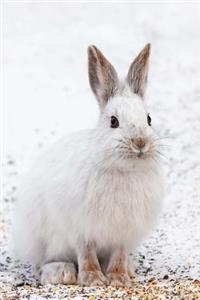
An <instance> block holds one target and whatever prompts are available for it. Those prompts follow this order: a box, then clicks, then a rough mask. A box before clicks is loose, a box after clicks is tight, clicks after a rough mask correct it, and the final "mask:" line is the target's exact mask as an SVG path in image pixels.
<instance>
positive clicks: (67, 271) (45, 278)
mask: <svg viewBox="0 0 200 300" xmlns="http://www.w3.org/2000/svg"><path fill="white" fill-rule="evenodd" d="M76 273H77V272H76V267H75V265H74V263H71V262H51V263H47V264H45V265H43V266H42V267H41V268H40V271H39V274H40V282H41V284H43V285H45V284H59V283H60V284H76Z"/></svg>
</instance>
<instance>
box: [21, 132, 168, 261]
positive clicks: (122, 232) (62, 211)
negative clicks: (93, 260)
mask: <svg viewBox="0 0 200 300" xmlns="http://www.w3.org/2000/svg"><path fill="white" fill-rule="evenodd" d="M94 136H95V130H94V131H83V132H80V133H77V134H76V135H73V136H68V137H66V138H65V139H63V140H62V141H60V142H58V143H57V144H56V145H54V147H53V148H51V149H49V151H48V152H46V153H45V154H44V155H43V157H41V159H40V161H38V162H37V164H36V166H35V167H33V168H32V169H31V174H30V175H31V176H30V175H29V176H28V175H27V177H28V179H27V180H25V181H24V184H23V186H24V188H21V191H20V194H19V196H18V199H19V201H18V207H17V210H18V213H17V215H18V218H17V223H16V224H15V227H16V228H15V230H16V233H17V235H16V236H15V237H16V243H17V249H18V252H19V257H20V258H21V259H23V260H24V259H25V260H28V261H30V262H31V263H33V264H34V265H41V264H43V263H46V262H47V261H62V260H64V261H65V260H69V259H72V258H73V259H74V260H76V255H77V251H78V249H79V244H81V239H83V240H85V241H90V240H93V241H95V243H96V245H97V249H98V250H99V252H101V250H107V249H110V248H111V249H112V248H115V247H116V246H120V245H124V246H126V248H127V249H128V250H130V249H133V248H135V246H136V245H137V244H138V242H139V241H140V240H141V239H142V238H143V237H144V234H145V233H146V231H147V230H149V226H151V225H152V223H153V221H154V218H155V215H157V212H158V210H159V208H160V204H161V199H160V197H161V195H162V190H161V189H162V182H161V180H162V179H161V178H162V176H161V174H160V168H159V166H158V165H157V164H156V163H155V162H150V163H146V161H145V160H144V161H137V162H136V164H135V165H133V166H132V167H131V168H130V170H120V169H119V168H118V167H117V166H116V167H115V168H111V169H110V168H109V164H108V165H107V164H106V163H102V160H103V159H104V157H103V156H102V155H103V153H101V154H100V153H98V152H99V150H98V149H96V151H97V153H95V149H93V150H92V153H93V155H94V158H92V157H91V148H92V147H94V145H92V144H93V142H95V143H96V139H95V138H94ZM92 141H93V142H92ZM61 149H62V151H61ZM155 164H156V165H155ZM38 165H39V166H40V167H39V168H38ZM94 187H95V188H94ZM24 222H25V224H26V222H27V226H24V225H23V224H24ZM25 245H26V246H25Z"/></svg>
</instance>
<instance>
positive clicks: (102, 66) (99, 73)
mask: <svg viewBox="0 0 200 300" xmlns="http://www.w3.org/2000/svg"><path fill="white" fill-rule="evenodd" d="M88 72H89V82H90V86H91V89H92V91H93V93H94V94H95V96H96V98H97V100H98V102H99V105H100V108H103V107H104V106H105V105H106V103H107V102H108V100H109V98H111V97H113V96H114V95H115V94H116V93H117V90H118V76H117V73H116V71H115V69H114V67H113V66H112V65H111V64H110V63H109V61H108V60H107V59H106V58H105V56H104V55H103V54H102V53H101V52H100V50H99V49H97V47H95V46H90V47H88Z"/></svg>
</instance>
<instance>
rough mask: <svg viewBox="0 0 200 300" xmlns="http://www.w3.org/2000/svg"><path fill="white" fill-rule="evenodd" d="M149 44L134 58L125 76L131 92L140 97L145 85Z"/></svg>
mask: <svg viewBox="0 0 200 300" xmlns="http://www.w3.org/2000/svg"><path fill="white" fill-rule="evenodd" d="M150 46H151V45H150V44H147V45H146V46H145V47H144V49H143V50H142V51H141V52H140V53H139V55H138V56H137V57H136V58H135V60H134V61H133V62H132V64H131V66H130V68H129V71H128V76H127V81H128V84H129V86H130V88H131V90H132V92H133V93H135V94H138V95H139V96H141V97H142V98H143V97H144V94H145V90H146V85H147V76H148V67H149V54H150Z"/></svg>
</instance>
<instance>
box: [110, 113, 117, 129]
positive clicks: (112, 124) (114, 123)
mask: <svg viewBox="0 0 200 300" xmlns="http://www.w3.org/2000/svg"><path fill="white" fill-rule="evenodd" d="M110 127H111V128H117V127H119V121H118V119H117V118H116V117H115V116H111V119H110Z"/></svg>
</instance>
